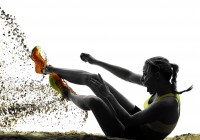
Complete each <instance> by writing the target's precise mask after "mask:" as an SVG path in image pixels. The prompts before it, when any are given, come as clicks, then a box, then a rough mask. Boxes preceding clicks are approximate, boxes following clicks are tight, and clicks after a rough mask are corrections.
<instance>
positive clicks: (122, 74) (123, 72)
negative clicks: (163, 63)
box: [80, 53, 143, 85]
mask: <svg viewBox="0 0 200 140" xmlns="http://www.w3.org/2000/svg"><path fill="white" fill-rule="evenodd" d="M80 57H81V59H82V60H83V61H85V62H89V63H90V64H94V65H98V66H101V67H103V68H104V69H106V70H108V71H110V72H111V73H112V74H114V75H116V76H117V77H119V78H121V79H123V80H125V81H128V82H131V83H135V84H138V85H143V84H142V82H141V77H142V76H141V75H139V74H136V73H133V72H131V71H129V70H127V69H124V68H122V67H119V66H115V65H111V64H108V63H105V62H103V61H99V60H97V59H95V58H94V57H92V56H91V55H90V54H85V53H82V54H81V56H80Z"/></svg>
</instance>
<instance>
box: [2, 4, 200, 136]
mask: <svg viewBox="0 0 200 140" xmlns="http://www.w3.org/2000/svg"><path fill="white" fill-rule="evenodd" d="M0 6H1V7H2V9H4V10H5V12H6V13H9V14H11V15H13V16H15V17H16V19H17V23H18V24H19V25H20V27H21V30H22V31H23V32H25V34H26V39H27V40H26V41H27V44H28V46H29V48H30V49H32V48H33V47H34V46H35V45H40V46H41V48H42V49H43V50H44V51H45V52H46V54H47V57H48V59H49V63H51V65H54V66H58V67H63V68H72V69H82V70H86V71H89V72H91V73H101V75H102V77H103V78H104V79H105V80H106V81H108V82H109V83H110V84H112V85H113V86H114V87H115V88H116V89H118V90H119V91H120V92H121V93H123V94H124V95H125V96H126V97H127V98H129V99H130V100H131V101H132V102H133V103H134V104H136V105H137V106H139V107H140V108H142V107H143V102H144V100H145V99H146V98H148V97H149V95H148V93H147V92H146V89H145V88H143V87H140V86H137V85H134V84H131V83H127V82H125V81H122V80H120V79H119V78H116V77H115V76H113V75H112V74H110V73H109V72H107V71H105V70H103V69H102V68H99V67H97V66H92V65H90V64H88V63H84V62H83V61H81V60H80V57H79V56H80V54H81V52H86V53H90V54H91V55H92V56H94V57H95V58H97V59H99V60H102V61H106V62H108V63H111V64H115V65H119V66H121V67H125V68H127V69H129V70H132V71H133V72H136V73H140V74H142V67H143V64H144V61H145V60H146V59H147V58H150V57H153V56H158V55H160V56H164V57H166V58H168V59H169V60H170V62H172V63H177V64H178V65H179V66H180V71H179V73H178V79H177V81H178V90H184V89H186V88H188V87H189V86H190V85H192V84H193V85H194V89H193V90H192V91H191V92H188V93H184V94H183V95H181V105H182V108H181V117H180V120H179V122H178V125H177V127H176V129H175V130H174V131H173V132H172V134H171V136H172V135H177V134H183V133H200V127H199V126H200V121H199V118H200V113H199V107H200V102H199V100H200V93H199V91H200V86H199V81H198V80H199V68H200V66H199V60H200V54H199V51H198V50H199V47H200V8H199V7H200V2H199V1H198V0H190V1H189V0H151V1H150V0H140V1H132V0H126V1H125V0H101V1H97V0H32V1H30V0H29V1H28V0H1V1H0ZM70 85H71V86H72V87H73V88H74V90H75V91H76V92H77V93H78V94H84V95H91V94H93V93H92V91H90V90H89V88H87V87H85V86H78V85H74V84H71V83H70ZM82 129H83V131H86V132H93V133H102V131H101V129H100V127H99V126H98V124H97V122H96V120H95V119H94V117H93V115H92V114H89V119H88V121H87V124H86V125H85V126H84V127H83V128H82ZM45 131H48V130H45Z"/></svg>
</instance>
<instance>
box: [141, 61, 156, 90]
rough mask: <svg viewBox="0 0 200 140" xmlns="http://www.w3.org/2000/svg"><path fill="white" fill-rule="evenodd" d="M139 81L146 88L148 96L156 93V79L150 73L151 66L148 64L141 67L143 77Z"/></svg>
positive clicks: (153, 74)
mask: <svg viewBox="0 0 200 140" xmlns="http://www.w3.org/2000/svg"><path fill="white" fill-rule="evenodd" d="M141 81H142V83H143V85H144V86H146V87H147V92H149V93H150V94H154V93H156V77H155V72H152V70H151V66H150V65H149V64H145V65H144V67H143V76H142V78H141Z"/></svg>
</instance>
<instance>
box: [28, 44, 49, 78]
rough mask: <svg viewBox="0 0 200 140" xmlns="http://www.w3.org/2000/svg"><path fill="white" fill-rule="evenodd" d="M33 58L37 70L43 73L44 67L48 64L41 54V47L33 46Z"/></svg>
mask: <svg viewBox="0 0 200 140" xmlns="http://www.w3.org/2000/svg"><path fill="white" fill-rule="evenodd" d="M31 58H32V60H33V61H34V63H35V72H36V73H38V74H43V69H44V67H45V66H46V65H47V62H46V60H45V59H44V58H43V57H42V56H41V54H40V47H39V46H36V47H34V48H33V50H32V53H31Z"/></svg>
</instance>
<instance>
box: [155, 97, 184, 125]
mask: <svg viewBox="0 0 200 140" xmlns="http://www.w3.org/2000/svg"><path fill="white" fill-rule="evenodd" d="M157 103H158V105H159V110H160V120H161V121H162V122H168V123H169V122H175V121H176V120H177V119H178V118H179V114H180V105H179V103H178V100H177V99H176V98H174V97H166V98H164V99H162V100H160V101H157Z"/></svg>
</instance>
